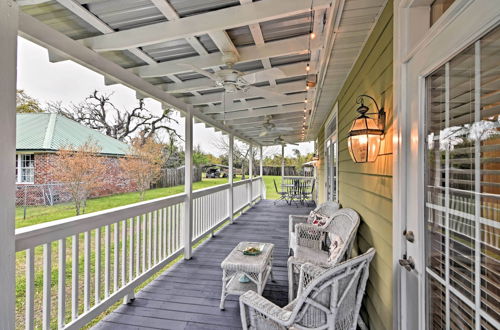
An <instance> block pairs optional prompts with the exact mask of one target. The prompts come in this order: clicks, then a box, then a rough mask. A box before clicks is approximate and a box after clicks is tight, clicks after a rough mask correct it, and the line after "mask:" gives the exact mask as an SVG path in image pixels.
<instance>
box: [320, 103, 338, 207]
mask: <svg viewBox="0 0 500 330" xmlns="http://www.w3.org/2000/svg"><path fill="white" fill-rule="evenodd" d="M338 114H339V103H338V102H335V105H334V106H333V110H332V112H331V114H330V116H329V117H328V119H327V120H326V124H325V127H324V134H325V141H324V145H323V150H324V154H325V166H326V172H325V178H326V179H325V193H326V196H325V197H326V200H327V201H328V200H330V199H329V196H328V192H329V188H331V187H329V185H330V181H331V178H330V177H328V173H330V159H331V155H330V149H329V148H330V146H331V143H332V138H333V139H334V140H335V143H336V144H337V147H336V148H335V152H336V153H337V154H336V155H335V160H336V162H337V164H336V166H335V180H336V182H335V191H334V195H335V200H333V201H334V202H338V200H339V184H338V177H339V152H338V148H339V134H338V132H339V127H338V126H339V116H338ZM333 120H335V131H334V132H333V133H331V132H328V131H327V129H328V127H329V126H330V123H331V122H332V121H333Z"/></svg>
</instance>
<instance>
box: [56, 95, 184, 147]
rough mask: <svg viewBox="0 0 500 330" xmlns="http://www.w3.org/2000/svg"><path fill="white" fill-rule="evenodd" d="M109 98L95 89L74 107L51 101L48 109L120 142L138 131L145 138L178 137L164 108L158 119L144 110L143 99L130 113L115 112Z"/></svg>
mask: <svg viewBox="0 0 500 330" xmlns="http://www.w3.org/2000/svg"><path fill="white" fill-rule="evenodd" d="M111 96H112V94H103V93H100V92H98V91H97V90H95V91H94V92H93V93H92V94H90V95H89V96H88V97H87V98H85V101H84V102H82V103H80V104H78V105H75V104H73V105H71V107H69V108H66V107H63V106H62V105H61V103H60V102H55V103H54V102H53V103H49V104H48V109H49V111H50V112H57V113H60V114H62V115H64V116H66V117H67V118H70V119H73V120H75V121H77V122H79V123H81V124H83V125H85V126H87V127H90V128H92V129H95V130H98V131H100V132H102V133H104V134H106V135H108V136H111V137H113V138H115V139H118V140H120V141H126V140H131V139H132V137H133V136H134V135H137V134H138V133H139V132H141V134H143V136H145V137H146V138H147V137H152V136H158V133H159V132H162V131H163V132H167V133H168V135H169V136H177V137H178V135H177V133H176V131H175V129H173V128H172V127H171V126H170V124H171V123H172V122H174V123H177V121H176V120H175V119H174V118H172V114H173V111H172V110H170V109H166V110H164V112H163V113H162V114H161V115H160V116H157V115H154V114H152V113H151V111H149V110H148V109H147V108H146V106H145V103H144V100H143V99H140V100H138V104H137V105H136V106H135V107H134V108H133V109H132V110H130V111H128V110H119V109H118V108H117V107H116V106H115V105H114V104H113V103H112V101H111Z"/></svg>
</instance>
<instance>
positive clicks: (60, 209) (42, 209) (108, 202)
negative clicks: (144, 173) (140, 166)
mask: <svg viewBox="0 0 500 330" xmlns="http://www.w3.org/2000/svg"><path fill="white" fill-rule="evenodd" d="M273 179H275V180H276V184H277V185H278V187H279V185H280V184H281V177H279V176H265V177H264V182H265V185H266V190H267V192H266V193H267V199H276V198H277V197H278V195H277V194H276V192H275V189H274V184H273ZM239 180H241V178H236V179H235V181H239ZM224 183H227V179H205V178H204V179H203V180H202V181H200V182H196V183H194V184H193V190H197V189H203V188H208V187H211V186H215V185H219V184H224ZM183 191H184V186H175V187H169V188H158V189H151V190H149V191H147V192H146V194H145V200H150V199H155V198H159V197H165V196H170V195H174V194H178V193H182V192H183ZM138 201H139V194H138V193H126V194H117V195H113V196H106V197H100V198H94V199H90V200H88V202H87V209H86V212H87V213H91V212H96V211H101V210H105V209H109V208H113V207H117V206H123V205H127V204H132V203H136V202H138ZM23 211H24V210H23V208H22V207H21V208H17V209H16V227H17V228H21V227H25V226H30V225H35V224H39V223H44V222H48V221H53V220H57V219H63V218H66V217H71V216H74V215H75V213H74V212H75V211H74V208H73V205H72V204H71V203H65V204H59V205H55V206H37V207H28V208H27V218H26V219H23ZM110 231H111V237H113V231H114V227H113V226H111V228H110ZM205 239H206V238H205ZM83 241H84V239H83V234H81V235H79V247H80V249H79V250H80V251H81V252H80V254H79V260H78V268H79V273H80V278H79V287H80V288H79V289H80V290H79V291H80V299H79V300H80V304H79V305H80V306H79V307H80V308H79V312H80V314H81V313H82V312H83V297H82V296H83V294H82V293H83V292H82V290H83V289H82V288H83V276H82V274H83V267H84V256H83V250H84V247H83ZM90 242H91V249H90V251H91V254H90V259H91V261H90V273H91V274H94V269H95V247H94V245H95V231H93V232H92V233H91V240H90ZM71 243H72V242H71V239H70V238H68V239H66V261H67V262H66V291H67V292H66V297H67V299H66V311H67V312H66V322H69V321H70V314H69V311H70V310H71V307H70V301H69V300H70V297H71V285H70V281H71V263H72V260H71ZM200 243H201V242H200ZM198 244H199V243H198ZM198 244H197V245H198ZM50 246H51V250H52V266H53V267H52V269H51V278H52V281H51V292H52V299H53V300H52V308H51V315H52V322H51V326H50V327H51V328H53V329H56V328H57V324H56V320H57V317H56V316H57V309H56V306H57V304H56V301H57V282H58V279H57V278H58V276H57V274H58V255H57V246H58V242H52V244H51V245H50ZM101 246H104V235H103V233H101ZM120 248H121V243H120ZM113 249H114V245H113V244H112V245H111V246H110V250H111V251H110V252H111V256H112V255H113ZM126 249H127V251H128V249H129V247H128V246H127V247H126ZM42 252H43V247H42V246H38V247H37V248H36V249H35V279H34V282H35V306H36V307H35V316H36V320H35V327H39V326H41V323H40V322H41V300H42V286H43V273H42V269H41V266H42ZM25 258H26V253H25V251H21V252H18V253H17V254H16V314H17V315H16V328H18V329H20V328H23V326H24V307H25V306H24V305H25V295H26V277H25V262H26V259H25ZM180 258H182V256H180V257H179V258H177V259H176V260H173V261H172V262H170V263H169V264H168V265H167V266H165V267H164V268H163V269H162V270H160V271H159V272H158V274H160V273H161V272H163V271H165V270H166V269H167V268H169V267H170V266H171V265H173V264H175V263H176V262H177V261H178V260H179V259H180ZM103 262H104V249H102V254H101V272H102V269H103V266H104V265H103ZM111 267H113V261H112V260H111ZM92 277H93V276H92ZM102 277H103V276H101V281H103V278H102ZM156 277H157V276H156V275H155V276H152V277H151V278H150V279H148V280H147V281H146V282H145V283H143V284H142V285H141V286H139V287H137V288H136V292H137V291H139V290H140V289H141V288H143V287H144V286H145V285H146V284H147V283H149V282H150V281H151V280H153V279H154V278H156ZM120 280H121V276H120ZM94 281H95V279H94V278H91V287H92V288H93V287H94V285H95V283H94ZM102 287H103V284H101V288H102ZM101 290H102V289H101ZM92 293H94V292H92ZM94 294H95V293H94ZM94 294H92V296H91V299H90V300H91V303H93V301H94ZM102 298H104V297H103V293H102V294H101V299H102ZM120 303H121V302H117V303H116V304H114V305H113V306H112V307H111V308H109V309H108V310H107V311H106V312H105V313H103V314H101V315H100V316H99V317H97V318H96V319H95V320H93V321H92V322H91V324H89V325H88V326H87V327H85V328H89V327H90V326H91V325H93V324H96V323H97V322H98V321H99V320H100V319H102V318H103V317H104V316H105V315H107V314H109V313H110V312H111V311H113V310H114V309H115V308H116V307H118V306H119V305H120Z"/></svg>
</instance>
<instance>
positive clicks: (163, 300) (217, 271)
mask: <svg viewBox="0 0 500 330" xmlns="http://www.w3.org/2000/svg"><path fill="white" fill-rule="evenodd" d="M309 210H310V208H308V207H300V208H297V207H296V206H289V205H287V204H285V203H283V202H282V203H280V204H279V206H278V207H276V206H275V205H274V202H273V201H270V200H262V201H258V202H256V204H255V206H254V207H252V208H251V209H249V210H248V211H247V212H245V213H243V214H242V215H241V216H239V217H238V218H236V219H235V220H234V222H233V223H232V224H231V225H228V226H225V227H224V228H222V229H221V230H220V231H217V233H216V234H215V236H214V237H212V238H211V239H209V240H207V241H205V242H203V243H202V244H201V245H199V246H198V247H196V248H195V249H194V251H193V255H192V258H191V260H181V261H179V262H178V263H176V264H175V265H174V266H172V268H169V269H168V270H166V271H165V272H163V273H162V274H160V275H159V276H158V277H157V278H156V279H154V280H153V281H152V282H150V283H149V284H147V285H146V286H145V287H144V288H143V289H141V290H140V291H139V293H137V294H136V296H135V300H134V301H133V302H132V303H130V304H127V305H122V306H120V307H119V308H117V309H116V310H115V311H114V312H112V313H111V314H110V315H108V316H106V317H105V318H104V319H103V320H102V321H101V322H99V323H98V324H97V325H96V326H95V327H94V329H136V328H137V327H141V328H142V329H240V328H241V320H240V309H239V303H238V297H237V296H233V295H231V296H229V297H228V298H227V300H226V303H225V310H223V311H222V310H220V309H219V303H220V298H221V297H220V294H221V286H222V282H221V276H222V271H221V268H220V264H221V262H222V261H223V260H224V258H225V257H226V256H227V255H228V254H229V252H230V251H231V250H232V249H233V248H234V247H235V246H236V245H237V244H238V243H239V242H240V241H255V242H257V241H258V242H269V243H273V244H274V245H275V247H274V252H273V273H274V281H273V282H269V283H268V284H267V285H266V288H265V290H264V294H263V295H264V297H266V298H268V299H269V300H271V301H272V302H274V303H276V304H277V305H279V306H284V305H286V304H287V303H288V277H287V259H288V239H287V237H288V215H289V214H291V213H293V214H307V213H308V212H309Z"/></svg>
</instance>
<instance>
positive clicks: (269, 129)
mask: <svg viewBox="0 0 500 330" xmlns="http://www.w3.org/2000/svg"><path fill="white" fill-rule="evenodd" d="M271 119H272V116H266V122H265V123H264V124H262V127H263V128H264V129H263V130H262V132H260V134H259V137H264V136H266V135H269V134H273V133H280V132H290V131H293V130H294V129H293V128H292V127H276V124H274V123H271Z"/></svg>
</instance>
